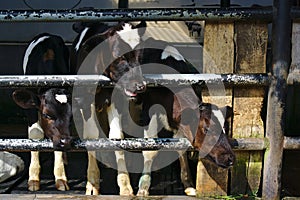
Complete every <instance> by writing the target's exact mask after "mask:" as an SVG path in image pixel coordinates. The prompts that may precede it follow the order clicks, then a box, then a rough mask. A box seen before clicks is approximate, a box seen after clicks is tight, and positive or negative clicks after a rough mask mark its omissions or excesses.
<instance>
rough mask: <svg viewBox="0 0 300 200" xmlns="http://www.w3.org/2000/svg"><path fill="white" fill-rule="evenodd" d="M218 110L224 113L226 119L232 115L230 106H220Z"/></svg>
mask: <svg viewBox="0 0 300 200" xmlns="http://www.w3.org/2000/svg"><path fill="white" fill-rule="evenodd" d="M220 110H221V111H222V113H223V114H226V115H225V119H226V120H227V119H229V118H231V117H232V116H233V109H232V107H230V106H225V107H222V108H220Z"/></svg>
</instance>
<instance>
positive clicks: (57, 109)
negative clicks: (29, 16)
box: [13, 33, 72, 191]
mask: <svg viewBox="0 0 300 200" xmlns="http://www.w3.org/2000/svg"><path fill="white" fill-rule="evenodd" d="M68 55H69V53H68V49H67V47H66V46H65V44H64V41H63V40H62V38H61V37H59V36H56V35H51V34H48V33H44V34H40V35H38V36H36V37H35V38H34V39H33V40H32V42H31V43H30V44H29V45H28V47H27V49H26V52H25V55H24V60H23V70H24V74H25V75H63V74H70V69H69V64H68V63H69V60H68ZM13 99H14V101H15V102H16V103H17V104H18V105H19V106H20V107H22V108H24V109H26V110H25V112H26V115H27V117H28V122H29V127H28V138H30V139H43V138H44V137H47V138H50V139H51V140H52V141H53V146H54V149H59V150H63V149H67V148H69V147H70V141H71V137H70V129H69V128H70V127H69V126H70V121H71V117H72V111H71V97H70V94H69V92H68V91H67V90H65V89H62V88H50V89H49V88H41V89H37V90H32V89H31V90H27V89H18V90H15V91H14V93H13ZM54 154H55V162H54V176H55V182H56V188H57V189H58V190H69V186H68V184H67V177H66V173H65V169H64V163H63V152H62V151H55V152H54ZM39 174H40V163H39V152H36V151H32V152H31V162H30V166H29V180H28V189H29V190H30V191H37V190H39V189H40V178H39Z"/></svg>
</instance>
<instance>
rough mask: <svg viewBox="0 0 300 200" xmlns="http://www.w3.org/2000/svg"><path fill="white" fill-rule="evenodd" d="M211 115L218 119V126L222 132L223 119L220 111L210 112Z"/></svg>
mask: <svg viewBox="0 0 300 200" xmlns="http://www.w3.org/2000/svg"><path fill="white" fill-rule="evenodd" d="M212 113H213V114H214V116H215V117H216V118H217V119H218V121H219V123H220V126H221V127H222V130H223V126H224V123H225V119H224V116H223V114H222V112H221V111H220V110H212Z"/></svg>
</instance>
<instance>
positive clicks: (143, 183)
mask: <svg viewBox="0 0 300 200" xmlns="http://www.w3.org/2000/svg"><path fill="white" fill-rule="evenodd" d="M150 184H151V176H150V175H149V174H144V175H142V176H141V178H140V181H139V191H138V193H137V196H149V188H150Z"/></svg>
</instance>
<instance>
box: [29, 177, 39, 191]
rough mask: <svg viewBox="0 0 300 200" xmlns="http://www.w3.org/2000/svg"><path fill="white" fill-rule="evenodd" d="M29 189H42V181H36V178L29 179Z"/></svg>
mask: <svg viewBox="0 0 300 200" xmlns="http://www.w3.org/2000/svg"><path fill="white" fill-rule="evenodd" d="M28 190H29V191H38V190H40V181H35V180H31V181H28Z"/></svg>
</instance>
